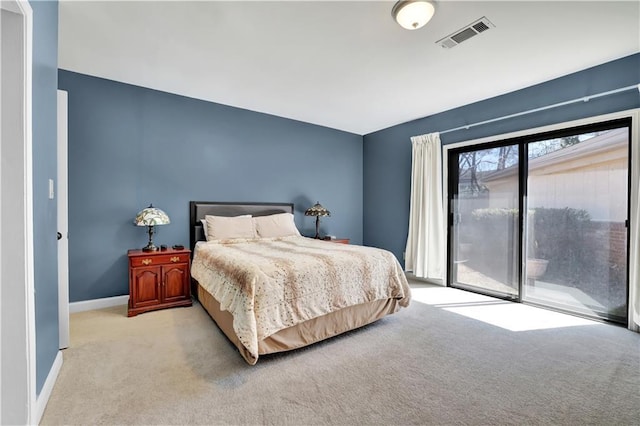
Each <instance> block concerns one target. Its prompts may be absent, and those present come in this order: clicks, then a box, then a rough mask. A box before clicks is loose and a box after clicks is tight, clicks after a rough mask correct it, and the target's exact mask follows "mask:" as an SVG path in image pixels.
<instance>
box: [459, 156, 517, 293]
mask: <svg viewBox="0 0 640 426" xmlns="http://www.w3.org/2000/svg"><path fill="white" fill-rule="evenodd" d="M518 152H519V147H518V145H505V146H500V147H496V148H484V149H479V150H474V151H464V152H459V153H457V154H456V155H454V156H452V157H451V163H450V166H449V170H454V171H455V173H454V174H453V176H452V178H453V180H452V182H451V185H450V189H449V193H450V194H452V202H451V209H452V212H451V216H450V217H451V233H450V235H451V240H450V242H451V248H452V257H451V269H450V270H451V276H452V277H453V282H454V283H455V285H456V286H458V287H461V288H466V289H469V290H477V291H481V292H483V293H488V294H492V295H497V296H501V297H505V298H517V297H518V294H519V278H518V277H519V269H518V261H519V260H518V259H519V247H520V244H519V237H518V234H519V233H518V211H519V201H518V200H519V180H518V175H519V173H518V158H519V155H518ZM505 173H506V174H505ZM503 175H504V178H503V179H500V181H499V183H497V184H496V185H495V186H492V187H491V188H489V187H488V186H487V182H488V180H489V179H490V178H491V177H496V178H497V176H503Z"/></svg>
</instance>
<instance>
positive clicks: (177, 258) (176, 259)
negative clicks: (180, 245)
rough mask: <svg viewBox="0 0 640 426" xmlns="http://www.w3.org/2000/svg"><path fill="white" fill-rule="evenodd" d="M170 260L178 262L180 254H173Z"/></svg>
mask: <svg viewBox="0 0 640 426" xmlns="http://www.w3.org/2000/svg"><path fill="white" fill-rule="evenodd" d="M171 261H172V262H173V263H175V262H180V256H174V257H172V258H171Z"/></svg>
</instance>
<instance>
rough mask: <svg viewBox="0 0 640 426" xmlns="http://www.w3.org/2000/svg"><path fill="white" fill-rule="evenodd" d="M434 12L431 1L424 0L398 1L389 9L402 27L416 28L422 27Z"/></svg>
mask: <svg viewBox="0 0 640 426" xmlns="http://www.w3.org/2000/svg"><path fill="white" fill-rule="evenodd" d="M434 13H435V7H434V6H433V3H432V2H430V1H426V0H413V1H411V0H405V1H399V2H397V3H396V4H395V5H394V6H393V9H391V14H392V15H393V18H394V19H395V20H396V22H397V23H398V24H400V26H401V27H402V28H406V29H407V30H417V29H418V28H421V27H424V26H425V25H426V23H427V22H429V21H430V20H431V18H432V17H433V14H434Z"/></svg>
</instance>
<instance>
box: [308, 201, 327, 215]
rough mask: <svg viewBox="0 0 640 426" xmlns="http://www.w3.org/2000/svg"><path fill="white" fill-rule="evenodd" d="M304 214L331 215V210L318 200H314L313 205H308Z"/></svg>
mask: <svg viewBox="0 0 640 426" xmlns="http://www.w3.org/2000/svg"><path fill="white" fill-rule="evenodd" d="M304 215H305V216H331V212H330V211H329V210H327V209H325V208H324V207H322V205H321V204H320V202H318V201H317V202H316V203H315V204H314V205H313V206H311V207H309V208H308V209H307V210H306V211H305V212H304Z"/></svg>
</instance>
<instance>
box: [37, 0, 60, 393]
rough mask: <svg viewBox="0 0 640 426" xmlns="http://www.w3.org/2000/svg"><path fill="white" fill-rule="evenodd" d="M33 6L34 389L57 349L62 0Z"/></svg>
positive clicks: (38, 386) (39, 387)
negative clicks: (52, 191)
mask: <svg viewBox="0 0 640 426" xmlns="http://www.w3.org/2000/svg"><path fill="white" fill-rule="evenodd" d="M30 5H31V8H32V9H33V76H32V78H33V86H32V99H33V110H32V111H33V112H32V120H33V123H32V124H33V133H32V138H33V148H32V150H33V240H34V242H33V247H34V249H33V250H34V253H33V256H34V259H33V261H34V264H35V268H34V279H35V290H36V294H35V310H36V312H35V317H36V392H37V393H40V390H42V386H43V384H44V382H45V380H46V378H47V375H48V374H49V371H50V370H51V366H52V365H53V361H54V360H55V357H56V354H57V353H58V345H59V340H58V339H59V337H58V260H57V259H58V247H57V244H58V243H57V239H56V231H57V223H56V220H57V210H56V209H57V204H56V200H49V179H54V181H56V180H57V179H56V173H57V161H56V152H57V142H56V139H57V130H56V129H57V112H56V111H57V108H58V107H57V100H56V99H57V94H56V89H57V87H58V2H57V1H31V2H30Z"/></svg>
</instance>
